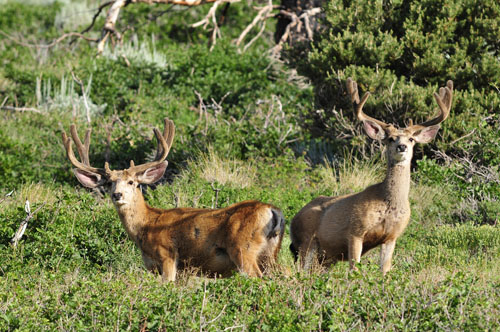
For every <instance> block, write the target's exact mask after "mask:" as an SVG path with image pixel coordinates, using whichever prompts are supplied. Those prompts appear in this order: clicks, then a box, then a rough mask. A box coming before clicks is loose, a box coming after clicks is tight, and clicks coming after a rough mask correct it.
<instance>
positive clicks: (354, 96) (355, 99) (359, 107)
mask: <svg viewBox="0 0 500 332" xmlns="http://www.w3.org/2000/svg"><path fill="white" fill-rule="evenodd" d="M347 91H348V92H349V94H350V95H351V101H352V103H353V104H354V106H355V108H356V116H357V117H358V119H359V120H360V121H366V120H369V121H373V122H375V123H377V124H378V125H380V126H381V127H382V128H387V127H389V125H388V124H387V123H385V122H383V121H380V120H377V119H375V118H372V117H371V116H368V115H366V114H365V113H364V112H363V106H364V105H365V103H366V101H367V100H368V97H370V92H368V91H367V92H365V94H364V95H363V98H362V99H361V101H359V93H358V84H357V83H356V82H355V81H354V80H353V79H352V78H351V77H349V78H348V79H347Z"/></svg>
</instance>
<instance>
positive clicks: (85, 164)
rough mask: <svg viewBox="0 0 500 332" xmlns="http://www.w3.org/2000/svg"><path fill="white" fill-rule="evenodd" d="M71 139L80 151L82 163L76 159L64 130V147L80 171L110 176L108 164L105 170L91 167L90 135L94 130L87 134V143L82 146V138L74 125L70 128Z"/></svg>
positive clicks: (89, 130) (69, 139)
mask: <svg viewBox="0 0 500 332" xmlns="http://www.w3.org/2000/svg"><path fill="white" fill-rule="evenodd" d="M70 132H71V137H72V138H73V141H74V142H75V144H76V149H77V150H78V155H79V156H80V159H81V160H82V162H80V161H78V159H76V157H75V153H74V152H73V148H72V147H71V138H69V137H68V136H67V135H66V132H65V131H64V130H63V132H62V139H63V144H64V147H65V148H66V154H67V156H68V159H69V161H70V162H71V163H72V164H73V166H75V167H76V168H78V169H81V170H83V171H87V172H91V173H97V174H100V175H105V176H106V175H108V171H109V165H108V164H107V163H106V165H105V168H104V169H103V168H95V167H92V166H90V161H89V146H90V133H91V132H92V130H91V129H90V128H89V129H87V131H86V132H85V143H84V144H82V141H81V140H80V137H78V132H77V131H76V126H75V125H74V124H72V125H71V127H70Z"/></svg>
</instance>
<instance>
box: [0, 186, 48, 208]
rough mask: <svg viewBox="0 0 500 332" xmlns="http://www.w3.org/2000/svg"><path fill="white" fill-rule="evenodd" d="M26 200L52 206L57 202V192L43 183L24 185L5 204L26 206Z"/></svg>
mask: <svg viewBox="0 0 500 332" xmlns="http://www.w3.org/2000/svg"><path fill="white" fill-rule="evenodd" d="M26 200H28V201H30V203H31V204H41V203H45V204H47V205H52V204H54V203H55V202H56V201H57V190H55V189H54V188H52V187H50V186H47V185H44V184H41V183H28V184H24V185H23V186H22V187H21V188H20V189H19V190H16V191H14V192H13V193H12V196H11V197H10V198H7V199H6V200H5V201H4V202H3V204H4V205H5V206H7V205H17V206H24V203H25V202H26Z"/></svg>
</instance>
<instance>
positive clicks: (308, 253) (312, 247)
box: [300, 236, 319, 270]
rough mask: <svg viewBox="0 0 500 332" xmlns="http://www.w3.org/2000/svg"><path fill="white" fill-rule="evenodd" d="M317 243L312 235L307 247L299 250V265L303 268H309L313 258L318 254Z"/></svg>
mask: <svg viewBox="0 0 500 332" xmlns="http://www.w3.org/2000/svg"><path fill="white" fill-rule="evenodd" d="M318 249H319V243H318V239H317V238H316V236H313V238H312V239H311V241H310V242H309V245H308V246H307V248H305V249H302V250H301V251H300V261H301V266H302V268H303V269H304V270H309V269H310V268H311V266H312V264H313V261H314V259H315V258H316V257H317V255H318Z"/></svg>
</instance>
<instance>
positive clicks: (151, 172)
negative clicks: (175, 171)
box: [137, 160, 168, 184]
mask: <svg viewBox="0 0 500 332" xmlns="http://www.w3.org/2000/svg"><path fill="white" fill-rule="evenodd" d="M167 165H168V162H167V161H166V160H165V161H164V162H162V163H160V164H158V165H156V166H153V167H151V168H148V169H147V170H145V171H144V173H142V174H139V175H138V176H137V180H138V181H139V182H140V183H144V184H151V183H155V182H156V181H158V180H159V179H161V177H162V176H163V173H165V170H166V169H167Z"/></svg>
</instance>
